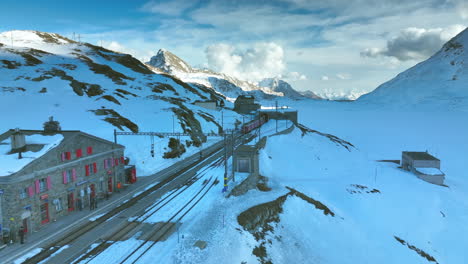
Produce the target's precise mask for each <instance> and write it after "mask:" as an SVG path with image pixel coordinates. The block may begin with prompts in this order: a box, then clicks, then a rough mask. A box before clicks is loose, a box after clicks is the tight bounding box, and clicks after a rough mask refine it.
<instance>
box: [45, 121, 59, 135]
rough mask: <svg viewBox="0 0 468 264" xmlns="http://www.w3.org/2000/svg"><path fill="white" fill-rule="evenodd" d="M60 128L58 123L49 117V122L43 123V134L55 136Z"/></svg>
mask: <svg viewBox="0 0 468 264" xmlns="http://www.w3.org/2000/svg"><path fill="white" fill-rule="evenodd" d="M61 130H62V128H61V127H60V123H59V122H58V121H54V117H53V116H51V117H49V121H47V122H45V123H44V134H52V135H53V134H57V133H58V132H60V131H61Z"/></svg>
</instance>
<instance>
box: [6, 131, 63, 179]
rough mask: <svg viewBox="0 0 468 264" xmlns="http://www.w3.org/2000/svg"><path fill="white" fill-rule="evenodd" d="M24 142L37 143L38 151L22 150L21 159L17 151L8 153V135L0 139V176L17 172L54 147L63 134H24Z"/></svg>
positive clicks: (60, 140) (9, 140) (9, 142)
mask: <svg viewBox="0 0 468 264" xmlns="http://www.w3.org/2000/svg"><path fill="white" fill-rule="evenodd" d="M25 137H26V144H27V145H30V144H34V145H36V146H37V145H39V147H40V149H39V150H38V151H30V150H29V151H28V150H27V151H25V152H22V153H21V154H22V159H19V158H18V153H10V151H11V139H10V138H9V137H8V138H6V139H4V140H3V141H0V177H2V176H8V175H11V174H13V173H15V172H18V171H19V170H21V169H22V168H24V167H25V166H26V165H28V164H29V163H31V162H32V161H34V160H35V159H37V158H39V157H41V156H42V155H44V154H45V153H47V152H48V151H49V150H51V149H52V148H54V147H56V146H57V145H59V144H60V142H62V140H63V135H60V134H56V135H49V136H46V135H40V134H33V135H25ZM41 145H42V146H41Z"/></svg>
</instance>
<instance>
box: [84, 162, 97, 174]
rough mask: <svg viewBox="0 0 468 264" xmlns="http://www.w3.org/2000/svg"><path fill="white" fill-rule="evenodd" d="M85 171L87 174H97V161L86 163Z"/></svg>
mask: <svg viewBox="0 0 468 264" xmlns="http://www.w3.org/2000/svg"><path fill="white" fill-rule="evenodd" d="M85 173H86V176H89V175H92V174H96V173H97V164H96V162H94V163H90V164H88V165H86V166H85Z"/></svg>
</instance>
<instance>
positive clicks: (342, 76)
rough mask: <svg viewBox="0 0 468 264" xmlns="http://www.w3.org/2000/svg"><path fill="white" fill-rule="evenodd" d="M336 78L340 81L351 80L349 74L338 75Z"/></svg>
mask: <svg viewBox="0 0 468 264" xmlns="http://www.w3.org/2000/svg"><path fill="white" fill-rule="evenodd" d="M336 77H337V78H338V79H341V80H349V79H351V74H349V73H338V74H336Z"/></svg>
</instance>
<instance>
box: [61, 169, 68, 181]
mask: <svg viewBox="0 0 468 264" xmlns="http://www.w3.org/2000/svg"><path fill="white" fill-rule="evenodd" d="M62 177H63V184H67V183H68V179H67V172H66V171H63V172H62Z"/></svg>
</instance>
